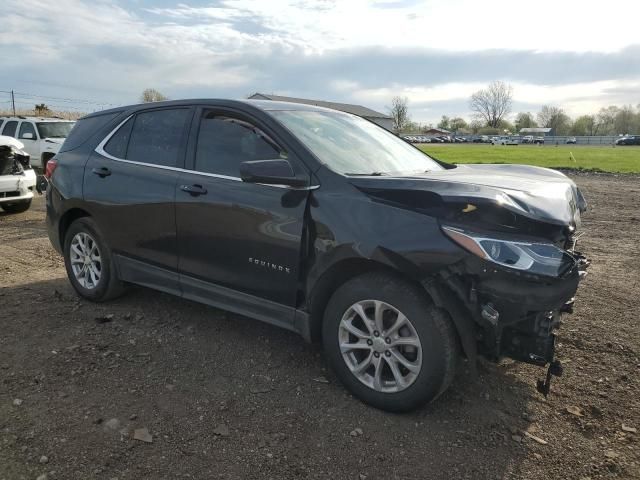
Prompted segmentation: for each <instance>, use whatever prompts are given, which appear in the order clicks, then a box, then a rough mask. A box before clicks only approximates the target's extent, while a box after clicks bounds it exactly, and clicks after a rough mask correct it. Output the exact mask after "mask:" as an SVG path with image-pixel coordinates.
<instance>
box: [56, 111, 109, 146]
mask: <svg viewBox="0 0 640 480" xmlns="http://www.w3.org/2000/svg"><path fill="white" fill-rule="evenodd" d="M120 113H121V112H113V113H106V114H104V115H96V116H95V117H87V118H81V119H80V120H78V121H77V122H76V124H75V125H74V127H73V129H72V130H71V132H70V133H69V136H68V137H67V139H66V140H65V141H64V143H63V144H62V147H61V148H60V152H68V151H69V150H74V149H76V148H78V147H79V146H81V145H82V144H83V143H84V142H86V141H87V140H88V139H89V138H90V137H91V136H92V135H93V134H95V133H96V132H97V131H98V130H99V129H101V128H102V127H104V126H105V125H106V124H107V123H109V122H110V121H111V120H113V119H114V118H116V117H117V116H118V115H120Z"/></svg>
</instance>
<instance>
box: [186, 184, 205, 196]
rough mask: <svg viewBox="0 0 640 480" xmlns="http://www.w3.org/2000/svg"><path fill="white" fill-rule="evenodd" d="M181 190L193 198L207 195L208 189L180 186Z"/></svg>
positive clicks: (196, 186) (197, 186) (198, 186)
mask: <svg viewBox="0 0 640 480" xmlns="http://www.w3.org/2000/svg"><path fill="white" fill-rule="evenodd" d="M180 190H182V191H183V192H187V193H189V194H191V196H193V197H197V196H198V195H205V194H206V193H207V189H206V188H204V187H203V186H202V185H180Z"/></svg>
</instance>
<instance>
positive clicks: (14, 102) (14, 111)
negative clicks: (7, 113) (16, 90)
mask: <svg viewBox="0 0 640 480" xmlns="http://www.w3.org/2000/svg"><path fill="white" fill-rule="evenodd" d="M11 106H12V107H13V116H14V117H15V116H16V97H14V95H13V90H11Z"/></svg>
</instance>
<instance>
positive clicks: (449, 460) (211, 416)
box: [0, 174, 640, 480]
mask: <svg viewBox="0 0 640 480" xmlns="http://www.w3.org/2000/svg"><path fill="white" fill-rule="evenodd" d="M575 178H576V181H577V182H578V184H579V185H580V186H581V187H582V188H583V189H584V192H585V195H586V196H587V199H588V200H589V201H590V204H591V211H590V212H589V213H588V214H587V215H586V217H585V218H584V231H585V232H586V234H585V236H584V237H583V239H582V241H581V248H582V250H583V251H585V252H586V253H588V254H589V256H590V257H591V258H592V260H593V265H592V267H591V269H590V273H589V275H588V276H587V278H586V280H585V281H584V282H583V285H582V287H581V290H580V292H579V298H578V302H577V306H576V312H575V313H574V314H573V315H572V316H568V317H566V320H565V323H564V326H563V328H562V329H561V331H560V335H561V338H560V345H559V348H558V350H559V357H560V358H561V359H562V360H563V362H564V363H565V374H564V376H563V377H562V378H560V379H557V380H556V381H555V383H554V384H553V386H552V394H551V395H550V397H549V398H548V399H546V400H545V399H544V398H543V397H542V396H541V395H539V394H538V393H536V391H535V386H534V384H535V380H536V379H537V378H539V377H540V376H541V375H542V374H543V371H542V370H541V369H538V368H535V367H531V366H528V365H522V364H516V363H513V362H510V361H505V362H503V363H501V364H499V365H493V364H489V363H486V362H482V363H481V364H480V367H479V377H478V378H473V377H472V376H471V375H470V374H469V372H468V370H466V369H465V368H464V365H463V368H461V370H460V372H459V374H458V376H457V378H456V381H455V382H454V384H453V386H452V388H451V389H450V390H449V391H448V392H447V393H445V394H444V395H443V396H442V397H441V398H440V399H438V400H437V401H436V403H435V404H432V405H428V406H426V407H424V408H422V409H420V410H418V411H416V412H413V413H411V414H403V415H392V414H388V413H384V412H381V411H377V410H375V409H372V408H370V407H367V406H365V405H363V404H362V403H360V402H359V401H357V400H355V399H354V398H352V397H351V396H349V395H348V394H347V393H346V391H345V390H344V388H343V387H342V386H340V385H339V384H338V382H337V381H336V380H335V378H334V377H333V376H332V375H331V373H330V372H328V371H327V369H326V364H325V362H324V360H323V358H322V355H321V352H320V350H319V349H318V347H313V346H309V345H307V344H305V343H304V341H303V340H302V339H301V338H299V337H297V336H296V335H294V334H291V333H289V332H286V331H282V330H279V329H277V328H275V327H271V326H269V325H266V324H261V323H260V322H257V321H253V320H250V319H246V318H243V317H240V316H237V315H233V314H229V313H225V312H222V311H219V310H216V309H214V308H210V307H206V306H202V305H199V304H196V303H192V302H188V301H185V300H181V299H178V298H174V297H171V296H169V295H165V294H161V293H156V292H153V291H150V290H146V289H142V288H135V289H132V290H131V291H130V292H129V293H128V294H127V295H126V296H124V297H123V298H120V299H118V300H116V301H114V302H111V303H108V304H100V305H95V304H91V303H88V302H86V301H82V300H79V299H78V297H76V295H75V294H74V293H73V291H72V289H71V287H70V285H69V284H68V282H67V279H66V277H65V272H64V267H63V263H62V260H61V258H60V257H59V256H58V255H57V254H56V253H55V252H54V251H53V250H52V248H51V247H50V245H49V241H48V239H47V237H46V232H45V230H44V224H43V218H44V208H43V201H42V199H41V198H39V199H37V200H36V201H35V202H34V205H33V207H32V209H31V210H29V211H28V212H27V213H24V214H20V215H13V216H7V215H3V214H0V239H1V243H0V332H1V333H0V479H6V480H15V479H33V480H36V479H40V480H42V479H44V478H47V479H49V480H51V479H90V478H91V479H94V478H95V479H107V480H113V479H118V480H124V479H140V478H152V479H164V478H167V479H169V478H171V479H177V478H194V479H204V478H207V479H209V478H246V479H254V478H255V479H258V478H272V479H294V478H296V479H297V478H336V479H357V480H360V479H365V478H366V479H426V478H429V479H440V478H444V479H452V478H455V479H519V478H550V479H556V478H562V479H588V478H591V479H595V478H640V442H639V438H640V437H639V434H638V432H637V431H636V429H640V401H639V399H638V388H639V387H640V375H639V373H640V359H639V358H638V357H639V355H640V353H639V352H640V334H639V332H640V324H639V323H638V307H637V298H638V294H639V293H640V286H639V280H638V279H639V276H640V252H639V247H638V244H639V242H640V220H639V219H640V213H639V212H638V210H637V208H638V205H640V182H639V181H640V177H638V176H623V175H621V176H614V175H593V174H592V175H586V174H585V175H579V176H576V177H575Z"/></svg>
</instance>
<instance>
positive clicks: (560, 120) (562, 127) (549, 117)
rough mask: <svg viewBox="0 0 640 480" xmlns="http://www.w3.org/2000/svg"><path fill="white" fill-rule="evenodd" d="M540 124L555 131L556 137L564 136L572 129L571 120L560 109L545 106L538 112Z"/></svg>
mask: <svg viewBox="0 0 640 480" xmlns="http://www.w3.org/2000/svg"><path fill="white" fill-rule="evenodd" d="M538 123H539V124H540V125H542V126H543V127H546V128H551V129H553V133H554V134H555V135H564V134H566V133H567V132H568V131H569V128H570V127H571V119H570V118H569V116H568V115H567V114H566V113H564V110H562V109H561V108H560V107H554V106H551V105H544V106H543V107H542V109H541V110H540V112H538Z"/></svg>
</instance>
